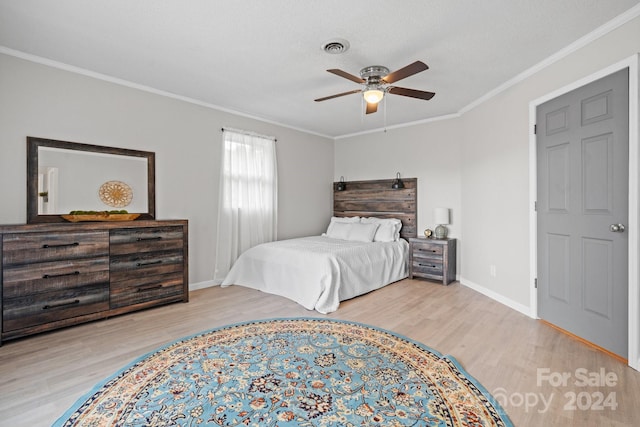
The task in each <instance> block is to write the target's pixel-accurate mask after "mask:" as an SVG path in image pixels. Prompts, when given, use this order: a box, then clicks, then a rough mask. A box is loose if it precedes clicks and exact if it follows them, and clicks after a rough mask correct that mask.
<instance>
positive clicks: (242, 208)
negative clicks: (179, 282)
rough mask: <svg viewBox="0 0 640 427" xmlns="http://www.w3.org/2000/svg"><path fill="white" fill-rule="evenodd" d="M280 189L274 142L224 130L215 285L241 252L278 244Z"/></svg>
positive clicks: (261, 137) (251, 134)
mask: <svg viewBox="0 0 640 427" xmlns="http://www.w3.org/2000/svg"><path fill="white" fill-rule="evenodd" d="M277 188H278V179H277V162H276V149H275V139H274V138H271V137H265V136H261V135H256V134H253V133H250V132H243V131H235V130H227V129H224V130H223V132H222V167H221V170H220V195H219V204H218V227H217V236H216V269H215V275H214V280H215V281H217V282H222V280H223V279H224V276H225V275H226V274H227V273H228V272H229V269H230V268H231V266H232V265H233V263H234V262H235V260H236V259H237V258H238V256H240V254H241V253H242V252H244V251H246V250H247V249H249V248H251V247H253V246H255V245H258V244H260V243H265V242H270V241H273V240H275V239H276V237H277V236H276V233H277V211H278V195H277V193H278V189H277Z"/></svg>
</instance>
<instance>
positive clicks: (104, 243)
mask: <svg viewBox="0 0 640 427" xmlns="http://www.w3.org/2000/svg"><path fill="white" fill-rule="evenodd" d="M2 247H3V249H2V264H3V265H4V266H5V267H7V266H11V265H20V264H31V263H40V262H49V261H57V260H69V259H79V258H93V257H96V256H102V255H104V256H107V255H109V232H108V231H77V232H63V233H22V234H21V233H17V234H4V235H3V236H2Z"/></svg>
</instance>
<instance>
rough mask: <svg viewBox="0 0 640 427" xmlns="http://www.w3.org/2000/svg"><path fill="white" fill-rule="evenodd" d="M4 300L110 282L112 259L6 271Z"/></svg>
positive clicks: (80, 260) (3, 287) (67, 262)
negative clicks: (110, 262) (110, 260)
mask: <svg viewBox="0 0 640 427" xmlns="http://www.w3.org/2000/svg"><path fill="white" fill-rule="evenodd" d="M2 279H3V280H2V289H3V298H15V297H19V296H27V295H30V294H34V293H42V292H50V291H55V290H63V289H67V288H75V287H78V286H84V285H92V284H96V283H108V282H109V258H108V257H107V256H102V257H98V258H87V259H72V260H69V261H53V262H41V263H37V264H32V265H19V266H11V267H5V268H4V269H3V272H2Z"/></svg>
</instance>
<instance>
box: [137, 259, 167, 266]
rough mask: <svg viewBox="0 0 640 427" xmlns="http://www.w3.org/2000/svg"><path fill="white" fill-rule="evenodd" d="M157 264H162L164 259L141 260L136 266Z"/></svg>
mask: <svg viewBox="0 0 640 427" xmlns="http://www.w3.org/2000/svg"><path fill="white" fill-rule="evenodd" d="M155 264H162V260H158V261H149V262H139V263H137V264H136V267H146V266H147V265H155Z"/></svg>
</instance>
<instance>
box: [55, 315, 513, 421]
mask: <svg viewBox="0 0 640 427" xmlns="http://www.w3.org/2000/svg"><path fill="white" fill-rule="evenodd" d="M54 426H273V427H276V426H279V427H285V426H308V427H313V426H318V427H320V426H385V427H386V426H512V424H511V421H510V420H509V418H508V417H507V415H506V414H505V412H504V411H503V409H502V408H501V407H500V406H499V405H498V403H497V402H496V401H495V400H494V399H493V398H492V397H491V395H490V394H489V393H488V392H487V391H486V390H485V389H484V387H482V386H481V385H480V384H479V383H478V382H477V381H476V380H474V379H473V378H471V377H470V376H469V375H468V374H467V373H466V372H465V371H464V370H463V369H462V368H461V367H460V366H459V364H458V363H457V362H456V361H455V360H454V359H453V358H451V357H443V356H442V355H440V354H439V353H438V352H436V351H434V350H432V349H430V348H428V347H426V346H424V345H422V344H420V343H417V342H415V341H412V340H410V339H408V338H406V337H403V336H400V335H397V334H395V333H392V332H389V331H385V330H382V329H379V328H375V327H372V326H367V325H363V324H359V323H352V322H346V321H338V320H332V319H320V318H293V319H274V320H265V321H254V322H250V323H242V324H237V325H231V326H225V327H222V328H218V329H214V330H211V331H208V332H204V333H201V334H198V335H194V336H192V337H188V338H185V339H182V340H179V341H176V342H174V343H172V344H170V345H167V346H165V347H163V348H161V349H159V350H157V351H155V352H153V353H150V354H147V355H145V356H143V357H141V358H140V359H138V360H137V361H136V362H134V363H132V364H131V365H130V366H128V367H126V368H124V369H123V370H122V371H120V372H118V373H116V374H115V375H114V376H113V377H111V378H109V379H108V380H106V381H105V382H104V383H102V384H100V385H98V386H97V387H96V388H95V389H94V390H93V391H92V392H91V393H90V394H89V395H88V396H85V397H84V398H82V399H81V400H79V401H78V402H76V404H75V405H74V406H73V407H72V408H71V409H69V410H68V411H67V412H66V413H65V414H64V415H63V416H62V417H61V418H60V419H59V420H58V421H57V422H56V423H55V424H54Z"/></svg>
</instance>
